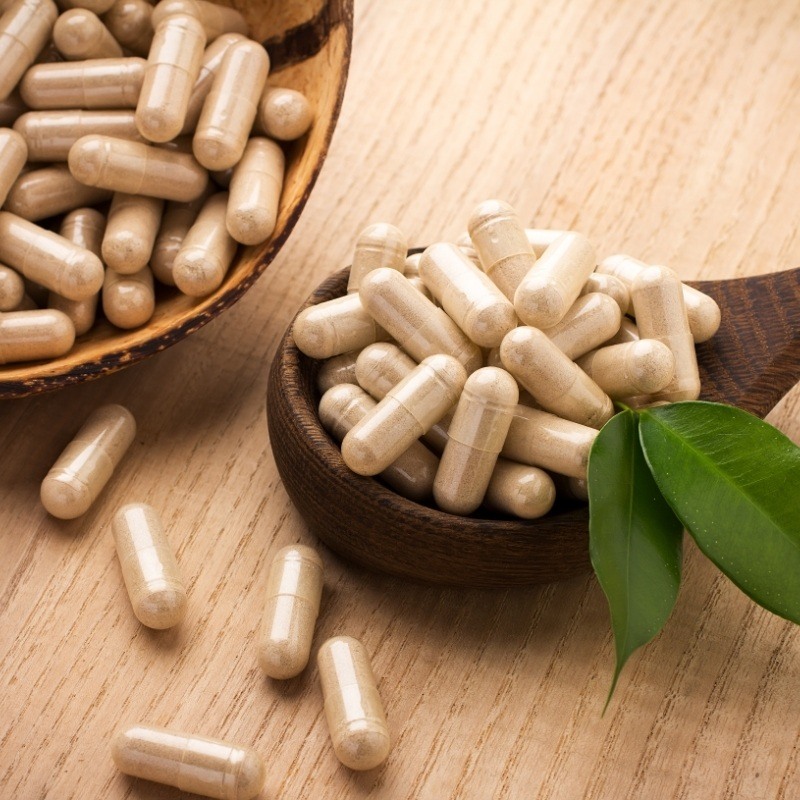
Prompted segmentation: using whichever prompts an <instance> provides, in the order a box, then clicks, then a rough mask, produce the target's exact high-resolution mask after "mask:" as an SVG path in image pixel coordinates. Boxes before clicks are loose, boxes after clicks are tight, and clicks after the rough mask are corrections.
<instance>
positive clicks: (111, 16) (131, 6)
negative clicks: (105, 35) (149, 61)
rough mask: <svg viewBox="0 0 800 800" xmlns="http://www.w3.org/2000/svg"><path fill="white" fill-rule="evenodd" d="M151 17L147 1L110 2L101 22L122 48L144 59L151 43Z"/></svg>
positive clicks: (151, 13)
mask: <svg viewBox="0 0 800 800" xmlns="http://www.w3.org/2000/svg"><path fill="white" fill-rule="evenodd" d="M106 1H107V0H106ZM95 13H97V12H95ZM152 15H153V7H152V6H151V5H150V3H148V2H147V0H112V3H111V5H110V7H109V9H108V11H106V13H105V16H104V17H103V22H105V24H106V26H107V27H108V29H109V30H110V31H111V33H112V34H113V36H114V38H115V39H116V40H117V41H118V42H119V43H120V44H121V45H122V46H123V47H124V48H126V49H127V50H130V51H131V53H133V54H134V55H137V56H144V57H145V58H146V57H147V54H148V53H149V52H150V45H151V44H152V43H153V34H154V30H153V21H152Z"/></svg>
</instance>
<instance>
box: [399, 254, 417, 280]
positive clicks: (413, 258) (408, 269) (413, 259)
mask: <svg viewBox="0 0 800 800" xmlns="http://www.w3.org/2000/svg"><path fill="white" fill-rule="evenodd" d="M421 258H422V253H412V254H411V255H410V256H406V265H405V267H404V268H403V269H401V270H400V272H402V273H403V274H404V275H405V276H406V278H415V277H417V278H418V277H419V262H420V259H421Z"/></svg>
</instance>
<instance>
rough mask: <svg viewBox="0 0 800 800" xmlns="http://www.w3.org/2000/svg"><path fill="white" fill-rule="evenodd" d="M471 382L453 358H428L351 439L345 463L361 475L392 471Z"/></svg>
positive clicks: (345, 448) (345, 450) (344, 449)
mask: <svg viewBox="0 0 800 800" xmlns="http://www.w3.org/2000/svg"><path fill="white" fill-rule="evenodd" d="M466 379H467V374H466V372H465V370H464V367H463V366H462V365H461V363H460V362H459V361H457V360H456V359H455V358H453V357H452V356H448V355H445V354H439V355H435V356H429V357H428V358H426V359H425V360H424V361H423V362H422V363H421V364H420V365H419V366H417V367H415V368H414V370H413V371H412V372H411V373H410V374H409V375H408V376H406V377H405V378H404V379H403V380H402V381H400V383H398V384H397V386H395V387H394V388H393V389H391V390H390V391H389V392H388V393H387V395H386V397H384V398H383V400H381V401H380V403H378V405H377V406H375V408H374V409H372V411H370V412H369V414H367V416H366V417H364V418H363V419H362V420H361V421H360V422H358V423H357V424H356V425H355V426H354V427H353V428H352V430H351V431H350V432H349V433H348V434H347V436H345V438H344V440H343V441H342V458H343V459H344V462H345V464H347V466H348V467H350V469H352V470H353V472H357V473H358V474H359V475H377V474H378V473H379V472H381V471H382V470H384V469H386V467H388V466H389V464H391V463H392V462H393V461H394V460H395V459H396V458H397V457H398V456H399V455H400V454H401V453H402V452H403V451H404V450H407V449H408V447H409V446H410V445H411V443H412V442H414V441H415V440H416V439H419V437H420V436H422V435H423V434H424V433H427V432H428V431H429V430H430V428H431V426H432V425H433V424H434V423H436V422H438V421H439V420H440V419H441V418H442V417H443V416H444V415H445V414H446V413H447V412H448V411H449V410H450V408H452V406H453V405H454V404H455V402H456V400H457V399H458V396H459V395H460V393H461V390H462V389H463V388H464V383H465V381H466Z"/></svg>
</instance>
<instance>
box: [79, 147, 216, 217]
mask: <svg viewBox="0 0 800 800" xmlns="http://www.w3.org/2000/svg"><path fill="white" fill-rule="evenodd" d="M68 163H69V168H70V171H71V172H72V174H73V175H74V176H75V178H77V179H78V180H79V181H80V182H81V183H85V184H86V185H87V186H100V187H102V188H103V189H110V190H111V191H113V192H125V193H127V194H144V195H147V196H148V197H160V198H162V199H163V200H180V201H182V202H187V201H189V200H194V199H195V198H196V197H199V196H200V195H201V194H202V193H203V192H204V191H205V188H206V186H207V185H208V173H207V172H206V171H205V170H204V169H203V168H202V167H201V166H200V165H199V164H198V163H197V162H196V161H195V160H194V158H193V157H192V156H191V155H190V154H188V153H181V152H179V151H175V150H167V149H163V148H159V147H151V146H149V145H146V144H142V143H141V142H128V141H125V140H124V139H115V138H113V137H111V136H100V135H92V136H84V137H83V138H81V139H78V141H77V142H75V144H74V145H72V147H71V148H70V151H69V158H68Z"/></svg>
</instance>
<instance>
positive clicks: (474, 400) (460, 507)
mask: <svg viewBox="0 0 800 800" xmlns="http://www.w3.org/2000/svg"><path fill="white" fill-rule="evenodd" d="M518 399H519V390H518V389H517V382H516V381H515V380H514V379H513V378H512V377H511V375H509V374H508V373H507V372H506V371H505V370H503V369H498V368H497V367H483V368H482V369H479V370H476V371H475V372H473V373H472V375H470V376H469V378H467V382H466V383H465V384H464V391H463V392H462V393H461V397H460V398H459V401H458V405H457V406H456V411H455V414H454V415H453V420H452V422H451V423H450V425H449V426H448V429H447V437H448V438H447V444H446V445H445V448H444V452H443V453H442V459H441V461H440V463H439V469H438V471H437V472H436V479H435V480H434V482H433V497H434V499H435V500H436V504H437V505H438V506H439V507H440V508H442V509H444V510H445V511H449V512H450V513H451V514H461V515H466V514H471V513H472V512H473V511H475V510H476V509H477V508H478V507H479V506H480V504H481V503H482V502H483V498H484V495H485V494H486V490H487V488H488V486H489V482H490V481H491V478H492V472H493V471H494V468H495V464H496V463H497V458H498V456H499V455H500V451H501V450H502V448H503V442H504V441H505V438H506V434H507V433H508V429H509V426H510V425H511V420H512V418H513V415H514V411H515V409H516V405H517V400H518Z"/></svg>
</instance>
